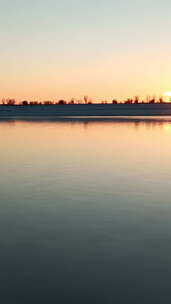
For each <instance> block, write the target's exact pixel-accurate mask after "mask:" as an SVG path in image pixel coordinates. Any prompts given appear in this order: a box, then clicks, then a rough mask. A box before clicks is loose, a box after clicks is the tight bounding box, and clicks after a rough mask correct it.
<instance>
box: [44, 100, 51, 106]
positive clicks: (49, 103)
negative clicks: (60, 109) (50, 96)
mask: <svg viewBox="0 0 171 304" xmlns="http://www.w3.org/2000/svg"><path fill="white" fill-rule="evenodd" d="M43 104H44V105H46V106H48V105H52V104H53V102H52V101H50V100H46V101H44V102H43Z"/></svg>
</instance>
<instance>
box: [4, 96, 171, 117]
mask: <svg viewBox="0 0 171 304" xmlns="http://www.w3.org/2000/svg"><path fill="white" fill-rule="evenodd" d="M83 116H84V117H86V116H88V117H105V116H106V117H110V116H111V117H113V116H134V117H135V116H171V100H170V102H166V101H164V100H163V98H162V97H160V98H158V99H157V98H156V97H153V98H151V97H150V96H149V97H147V98H146V100H145V101H142V100H140V99H139V97H138V96H135V98H133V99H131V98H128V99H126V100H125V101H123V102H121V101H118V100H116V99H113V100H112V102H110V103H109V102H107V101H102V102H100V103H93V102H92V100H91V99H89V98H88V96H84V98H83V100H77V101H76V100H74V99H71V100H70V101H66V100H64V99H60V100H59V101H57V102H53V101H43V102H42V101H40V102H39V101H27V100H23V101H21V102H17V101H16V100H15V99H10V98H8V99H2V101H1V103H0V119H1V120H2V119H6V118H15V119H18V118H21V117H22V118H34V119H35V118H38V119H42V118H53V119H55V118H57V117H58V118H59V117H61V118H62V117H77V118H78V117H83Z"/></svg>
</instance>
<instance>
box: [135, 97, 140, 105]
mask: <svg viewBox="0 0 171 304" xmlns="http://www.w3.org/2000/svg"><path fill="white" fill-rule="evenodd" d="M134 103H135V104H138V103H139V97H138V96H135V99H134Z"/></svg>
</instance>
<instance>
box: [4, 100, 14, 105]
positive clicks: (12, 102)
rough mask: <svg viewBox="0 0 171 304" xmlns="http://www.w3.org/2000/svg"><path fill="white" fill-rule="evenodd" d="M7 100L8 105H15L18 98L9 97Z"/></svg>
mask: <svg viewBox="0 0 171 304" xmlns="http://www.w3.org/2000/svg"><path fill="white" fill-rule="evenodd" d="M6 102H7V105H9V106H14V105H15V103H16V100H15V99H7V100H6Z"/></svg>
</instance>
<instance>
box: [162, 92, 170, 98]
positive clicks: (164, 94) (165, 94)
mask: <svg viewBox="0 0 171 304" xmlns="http://www.w3.org/2000/svg"><path fill="white" fill-rule="evenodd" d="M163 96H166V97H171V91H168V92H164V93H163Z"/></svg>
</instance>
